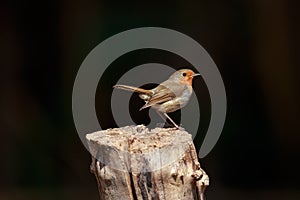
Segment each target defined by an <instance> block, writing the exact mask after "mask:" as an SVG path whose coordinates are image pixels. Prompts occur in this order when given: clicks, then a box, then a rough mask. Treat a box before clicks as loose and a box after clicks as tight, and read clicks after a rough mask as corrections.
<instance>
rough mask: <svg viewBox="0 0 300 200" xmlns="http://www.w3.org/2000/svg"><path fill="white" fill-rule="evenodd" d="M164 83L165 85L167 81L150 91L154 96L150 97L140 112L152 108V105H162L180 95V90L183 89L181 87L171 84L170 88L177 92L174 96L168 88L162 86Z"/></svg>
mask: <svg viewBox="0 0 300 200" xmlns="http://www.w3.org/2000/svg"><path fill="white" fill-rule="evenodd" d="M166 83H167V81H166V82H164V83H162V84H161V85H159V86H157V87H156V88H154V89H153V90H152V91H153V93H154V94H153V95H152V96H151V98H150V99H149V101H148V102H147V103H146V104H145V105H144V106H143V107H142V108H141V109H140V110H142V109H144V108H147V107H150V106H153V105H156V104H162V103H164V102H167V101H170V100H172V99H174V98H175V97H176V96H178V95H180V94H181V90H182V89H183V88H184V86H182V85H178V86H177V84H176V85H174V84H172V88H174V89H175V91H177V92H176V93H177V94H175V93H174V92H173V91H171V90H170V89H169V88H168V87H166V86H164V85H163V84H166Z"/></svg>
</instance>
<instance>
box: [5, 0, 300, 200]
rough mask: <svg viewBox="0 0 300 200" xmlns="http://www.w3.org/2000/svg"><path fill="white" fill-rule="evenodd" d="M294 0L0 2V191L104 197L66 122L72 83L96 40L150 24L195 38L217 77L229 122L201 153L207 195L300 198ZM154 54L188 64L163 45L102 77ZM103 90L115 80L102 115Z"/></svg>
mask: <svg viewBox="0 0 300 200" xmlns="http://www.w3.org/2000/svg"><path fill="white" fill-rule="evenodd" d="M298 8H299V5H298V4H297V1H292V0H274V1H273V0H230V1H221V0H209V1H208V0H197V1H179V0H173V1H157V2H154V1H145V2H143V1H120V2H117V1H96V0H84V1H83V0H78V1H71V0H62V1H58V0H53V1H34V0H28V1H20V0H4V1H1V3H0V29H1V32H0V53H1V54H0V56H1V68H0V74H1V82H0V83H1V84H0V90H1V96H0V119H1V120H0V131H1V140H0V155H1V164H0V199H1V200H25V199H26V200H27V199H30V200H35V199H78V200H79V199H86V198H87V197H88V198H89V199H91V200H92V199H95V200H96V199H98V198H99V197H98V191H97V186H96V181H95V178H94V177H93V175H92V174H90V172H89V165H90V161H91V159H90V155H89V153H88V151H87V150H86V149H85V148H84V146H83V145H82V143H81V141H80V139H79V137H78V135H77V132H76V130H75V127H74V123H73V118H72V110H71V102H72V87H73V82H74V79H75V76H76V73H77V70H78V69H79V67H80V65H81V63H82V61H83V60H84V58H85V57H86V56H87V54H88V53H89V52H90V51H91V50H92V49H93V48H94V47H95V46H96V45H98V44H99V43H100V42H102V41H103V40H105V39H107V38H108V37H110V36H112V35H114V34H117V33H119V32H121V31H125V30H128V29H132V28H137V27H145V26H157V27H165V28H170V29H174V30H177V31H180V32H182V33H184V34H186V35H188V36H190V37H192V38H193V39H195V40H196V41H198V42H199V43H200V44H201V45H202V46H203V47H204V48H205V49H206V50H207V51H208V53H209V54H210V55H211V57H212V58H213V60H214V61H215V63H216V64H217V66H218V68H219V70H220V73H221V75H222V77H223V80H224V83H225V87H226V92H227V98H228V111H227V119H226V122H225V126H224V130H223V133H222V135H221V137H220V139H219V141H218V143H217V145H216V146H215V148H214V149H213V151H212V152H211V153H210V154H209V155H208V156H207V157H205V158H204V159H201V164H202V166H203V168H204V169H205V170H206V171H207V173H208V174H209V176H210V178H211V186H210V187H209V188H208V189H207V193H206V195H207V199H208V200H214V199H215V200H217V199H221V198H222V199H230V200H235V199H237V200H239V199H246V200H247V199H272V200H276V199H289V200H294V199H300V190H299V189H300V187H299V186H300V183H299V180H300V173H299V169H300V164H299V158H300V151H299V142H300V135H299V134H300V133H299V122H300V121H299V111H300V104H299V101H300V93H299V91H300V90H299V85H300V79H299V78H298V76H299V74H300V73H299V72H300V68H299V64H300V63H299V57H298V53H299V45H300V43H299V41H300V40H299V35H300V30H299V22H298V20H299V17H300V16H299V11H298ZM134 53H136V54H135V55H134ZM153 60H155V61H157V62H161V63H163V64H169V65H172V66H174V67H175V68H176V67H178V66H177V65H179V64H180V63H181V62H183V61H180V60H179V59H178V57H176V56H175V55H168V53H166V52H160V51H142V52H133V53H130V55H124V56H123V57H122V58H120V59H119V60H118V61H116V62H115V63H113V64H112V65H114V66H113V67H112V68H110V70H108V71H107V73H106V74H107V75H106V77H105V78H104V79H105V80H107V79H108V80H109V79H110V77H111V75H112V73H114V72H117V73H121V72H122V70H124V69H123V68H122V64H124V65H125V64H126V66H127V67H128V66H134V65H136V64H142V63H147V62H153ZM177 61H178V62H177ZM111 84H113V83H111ZM203 84H204V83H203ZM99 85H101V83H99ZM199 90H200V93H201V88H200V89H199ZM101 92H104V93H107V94H110V93H111V85H109V84H108V85H105V84H104V85H103V87H102V88H101V87H99V91H98V92H97V96H96V100H97V105H96V107H97V111H98V112H99V113H100V110H101V109H102V107H103V106H105V105H106V104H107V102H106V103H105V102H104V100H103V102H102V101H101ZM203 93H207V92H206V91H205V89H203ZM203 96H206V97H205V99H206V98H207V94H203ZM203 101H204V102H202V103H203V109H204V111H206V112H209V103H208V105H206V103H205V100H203ZM208 102H209V101H208ZM205 105H206V106H205ZM205 108H206V109H205ZM101 113H102V115H103V113H104V115H105V112H101ZM201 114H202V113H201ZM175 115H176V114H175ZM98 117H99V121H101V119H102V117H101V114H98ZM208 120H209V114H207V116H206V118H205V117H204V120H203V121H204V122H203V123H202V125H201V127H202V128H201V130H200V133H198V134H199V135H200V137H199V138H195V143H196V146H197V148H199V144H201V139H203V137H204V135H203V134H205V125H207V122H208ZM101 123H103V126H104V127H106V128H109V127H113V126H114V124H113V123H112V122H111V121H109V120H106V121H105V122H103V121H102V122H101ZM206 128H207V127H206ZM201 135H202V136H201Z"/></svg>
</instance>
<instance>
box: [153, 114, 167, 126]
mask: <svg viewBox="0 0 300 200" xmlns="http://www.w3.org/2000/svg"><path fill="white" fill-rule="evenodd" d="M155 111H156V113H157V114H158V116H160V117H161V118H162V120H163V121H164V123H163V125H162V127H164V126H165V123H167V124H169V123H168V122H167V120H166V118H165V117H164V116H163V115H162V114H161V113H160V112H159V111H157V110H155Z"/></svg>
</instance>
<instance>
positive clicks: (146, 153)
mask: <svg viewBox="0 0 300 200" xmlns="http://www.w3.org/2000/svg"><path fill="white" fill-rule="evenodd" d="M86 138H87V142H88V145H89V148H90V152H91V154H92V160H93V161H92V164H91V171H92V173H94V174H95V176H96V179H97V183H98V189H99V193H100V199H101V200H108V199H110V200H118V199H122V200H135V199H137V200H146V199H160V200H177V199H182V200H192V199H194V200H200V199H203V193H204V190H205V187H206V186H208V184H209V179H208V176H207V175H206V173H205V172H204V171H203V170H202V169H201V167H200V164H199V162H198V158H197V153H196V150H195V147H194V144H193V140H192V137H191V135H190V134H188V133H187V132H186V131H184V130H177V129H170V128H169V129H166V128H155V129H152V130H151V131H149V130H148V129H147V128H146V127H145V126H143V125H139V126H127V127H123V128H117V129H108V130H104V131H99V132H95V133H92V134H88V135H87V136H86Z"/></svg>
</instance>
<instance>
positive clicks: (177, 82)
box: [113, 69, 200, 129]
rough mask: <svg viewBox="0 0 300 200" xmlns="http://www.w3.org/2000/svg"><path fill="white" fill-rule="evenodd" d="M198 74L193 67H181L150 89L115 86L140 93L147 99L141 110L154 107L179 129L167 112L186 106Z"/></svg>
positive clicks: (141, 96)
mask: <svg viewBox="0 0 300 200" xmlns="http://www.w3.org/2000/svg"><path fill="white" fill-rule="evenodd" d="M196 76H200V74H199V73H195V72H194V71H192V70H191V69H180V70H177V71H175V72H174V73H173V74H172V75H171V76H170V77H169V78H168V79H167V80H166V81H164V82H162V83H161V84H159V85H158V86H157V87H155V88H153V89H150V90H147V89H143V88H139V87H134V86H128V85H114V86H113V88H116V89H122V90H127V91H131V92H136V93H138V94H139V97H140V98H141V99H142V100H144V101H145V104H144V105H143V106H142V107H141V108H140V110H143V109H145V108H148V107H152V108H154V109H155V110H156V111H157V113H158V114H159V116H160V117H161V118H162V119H163V120H165V118H164V117H163V115H164V116H165V117H166V118H168V119H169V120H170V121H171V123H172V124H173V125H174V126H175V127H176V128H177V129H179V126H178V125H177V124H176V123H175V122H174V121H173V120H172V119H171V118H170V117H169V115H168V114H167V113H171V112H174V111H176V110H179V109H181V108H183V107H184V106H186V104H187V103H188V102H189V100H190V98H191V95H192V93H193V88H192V82H193V78H194V77H196ZM162 114H163V115H162Z"/></svg>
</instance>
